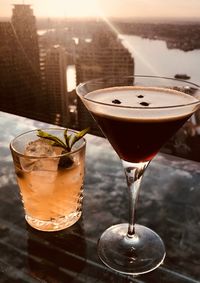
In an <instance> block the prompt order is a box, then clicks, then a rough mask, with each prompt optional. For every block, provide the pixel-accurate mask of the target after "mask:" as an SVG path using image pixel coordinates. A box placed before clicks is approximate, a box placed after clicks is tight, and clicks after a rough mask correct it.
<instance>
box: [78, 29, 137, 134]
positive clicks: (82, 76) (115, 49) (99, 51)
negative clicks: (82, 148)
mask: <svg viewBox="0 0 200 283" xmlns="http://www.w3.org/2000/svg"><path fill="white" fill-rule="evenodd" d="M77 58H78V59H77V62H76V75H77V77H76V78H77V84H79V83H80V82H84V81H87V80H91V79H94V78H100V77H104V76H110V75H113V76H116V77H120V76H126V75H133V73H134V59H133V58H132V56H131V54H130V52H129V51H128V50H127V49H126V48H125V47H124V46H123V44H122V43H121V40H120V39H119V38H118V37H117V35H116V34H115V33H114V32H113V31H111V30H110V29H109V28H108V27H106V26H105V27H104V29H103V30H100V31H99V32H96V33H94V34H93V36H92V38H91V40H83V39H82V40H79V44H78V47H77ZM77 110H78V124H79V126H80V127H81V128H85V127H88V126H90V128H91V132H93V133H96V134H101V133H100V132H99V130H98V128H97V126H96V124H95V122H94V120H93V119H92V118H91V116H90V114H89V112H88V111H87V110H86V108H85V106H84V105H83V103H82V102H81V100H80V99H78V103H77Z"/></svg>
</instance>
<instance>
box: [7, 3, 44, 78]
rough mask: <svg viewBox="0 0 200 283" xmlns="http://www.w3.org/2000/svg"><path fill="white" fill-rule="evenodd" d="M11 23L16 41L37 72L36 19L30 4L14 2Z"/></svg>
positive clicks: (38, 67) (38, 69)
mask: <svg viewBox="0 0 200 283" xmlns="http://www.w3.org/2000/svg"><path fill="white" fill-rule="evenodd" d="M11 21H12V24H13V27H14V30H15V35H16V37H17V40H18V43H19V45H20V46H21V48H22V50H23V52H24V56H25V57H26V58H27V60H28V61H29V63H30V67H31V68H32V69H33V70H34V71H35V72H36V74H39V71H40V64H39V45H38V35H37V26H36V19H35V16H34V14H33V9H32V8H31V6H30V5H24V4H15V5H14V8H13V11H12V19H11Z"/></svg>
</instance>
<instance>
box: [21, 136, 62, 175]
mask: <svg viewBox="0 0 200 283" xmlns="http://www.w3.org/2000/svg"><path fill="white" fill-rule="evenodd" d="M61 152H62V149H61V148H58V147H54V146H52V145H51V144H50V143H49V142H48V141H46V140H44V139H38V140H35V141H31V142H30V143H28V145H27V146H26V149H25V152H24V155H25V157H21V166H22V169H23V170H25V171H26V172H30V171H33V170H34V171H40V170H42V171H56V170H57V168H58V162H59V158H53V157H56V156H57V155H59V154H61ZM31 156H35V157H49V158H31Z"/></svg>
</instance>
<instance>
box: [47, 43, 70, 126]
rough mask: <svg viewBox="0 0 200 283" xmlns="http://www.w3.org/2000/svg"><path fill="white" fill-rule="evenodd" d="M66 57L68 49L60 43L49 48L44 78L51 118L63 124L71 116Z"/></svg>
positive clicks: (56, 122)
mask: <svg viewBox="0 0 200 283" xmlns="http://www.w3.org/2000/svg"><path fill="white" fill-rule="evenodd" d="M66 58H67V57H66V51H65V49H64V48H63V47H61V46H60V45H54V46H52V47H51V48H49V49H48V50H47V51H46V55H45V58H44V80H45V83H46V91H47V97H48V100H49V107H50V115H51V116H52V117H51V119H52V120H53V122H54V123H55V124H61V125H66V124H67V122H68V118H69V113H68V112H69V108H68V104H69V103H68V95H67V76H66V69H67V60H66Z"/></svg>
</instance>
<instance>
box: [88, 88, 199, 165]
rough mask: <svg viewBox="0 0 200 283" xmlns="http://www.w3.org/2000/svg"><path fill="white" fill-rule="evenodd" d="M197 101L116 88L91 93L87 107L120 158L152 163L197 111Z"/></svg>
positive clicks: (163, 92)
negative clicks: (163, 147)
mask: <svg viewBox="0 0 200 283" xmlns="http://www.w3.org/2000/svg"><path fill="white" fill-rule="evenodd" d="M195 103H197V99H196V98H194V97H192V96H190V95H188V94H185V93H182V92H180V91H176V90H171V89H164V88H154V87H135V86H130V87H113V88H106V89H101V90H97V91H93V92H90V93H88V94H87V95H86V96H85V104H86V106H87V107H88V109H89V110H90V112H91V113H92V115H93V117H94V118H95V120H96V121H97V123H98V125H99V126H100V128H101V129H102V131H103V133H104V134H105V136H106V137H107V138H108V140H109V141H110V143H111V145H112V146H113V148H114V149H115V151H116V152H117V153H118V155H119V157H120V158H121V159H123V160H125V161H129V162H134V163H137V162H145V161H149V160H151V159H152V158H153V157H154V156H155V155H156V153H157V152H158V151H159V149H160V148H161V147H162V145H163V144H164V143H165V142H166V141H167V140H168V139H169V138H170V137H171V136H172V135H173V134H174V133H175V132H176V131H177V130H178V129H179V128H180V127H181V126H182V125H183V124H184V123H185V122H186V121H187V120H188V118H189V117H190V116H191V115H192V113H193V112H194V111H195V110H194V106H193V104H195Z"/></svg>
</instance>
